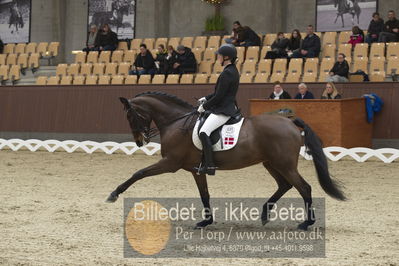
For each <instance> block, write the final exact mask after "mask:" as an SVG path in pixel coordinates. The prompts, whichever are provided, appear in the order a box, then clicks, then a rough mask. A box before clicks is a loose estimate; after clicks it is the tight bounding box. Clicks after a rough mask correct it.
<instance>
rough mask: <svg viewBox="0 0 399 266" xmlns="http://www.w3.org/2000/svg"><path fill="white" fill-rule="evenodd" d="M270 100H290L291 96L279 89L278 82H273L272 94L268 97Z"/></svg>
mask: <svg viewBox="0 0 399 266" xmlns="http://www.w3.org/2000/svg"><path fill="white" fill-rule="evenodd" d="M269 99H270V100H280V99H291V95H290V94H289V93H288V92H286V91H285V90H284V89H283V87H281V84H280V81H276V82H274V86H273V92H272V94H270V96H269Z"/></svg>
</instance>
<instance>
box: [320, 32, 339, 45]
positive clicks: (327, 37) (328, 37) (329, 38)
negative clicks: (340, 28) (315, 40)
mask: <svg viewBox="0 0 399 266" xmlns="http://www.w3.org/2000/svg"><path fill="white" fill-rule="evenodd" d="M336 42H337V32H336V31H330V32H325V33H324V36H323V43H322V45H323V47H324V46H325V45H327V44H333V45H335V44H336Z"/></svg>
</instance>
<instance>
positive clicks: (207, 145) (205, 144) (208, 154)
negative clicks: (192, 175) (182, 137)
mask: <svg viewBox="0 0 399 266" xmlns="http://www.w3.org/2000/svg"><path fill="white" fill-rule="evenodd" d="M199 139H200V140H201V143H202V152H203V155H204V160H203V162H202V165H201V168H200V169H199V173H200V174H208V175H215V169H216V167H215V164H214V162H213V150H212V142H211V139H210V138H209V137H208V136H207V135H206V134H205V133H204V132H202V133H201V134H200V135H199Z"/></svg>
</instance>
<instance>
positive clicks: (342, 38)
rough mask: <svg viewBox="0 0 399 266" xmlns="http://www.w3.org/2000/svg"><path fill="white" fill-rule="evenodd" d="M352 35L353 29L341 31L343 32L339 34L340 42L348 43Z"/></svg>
mask: <svg viewBox="0 0 399 266" xmlns="http://www.w3.org/2000/svg"><path fill="white" fill-rule="evenodd" d="M351 35H352V31H341V33H340V34H339V36H338V44H341V43H348V42H349V40H350V37H351Z"/></svg>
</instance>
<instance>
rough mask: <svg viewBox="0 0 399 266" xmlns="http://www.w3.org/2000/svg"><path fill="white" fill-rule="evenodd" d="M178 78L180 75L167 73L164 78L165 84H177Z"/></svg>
mask: <svg viewBox="0 0 399 266" xmlns="http://www.w3.org/2000/svg"><path fill="white" fill-rule="evenodd" d="M179 79H180V75H170V74H169V75H168V77H167V78H166V82H165V83H166V84H178V83H179Z"/></svg>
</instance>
